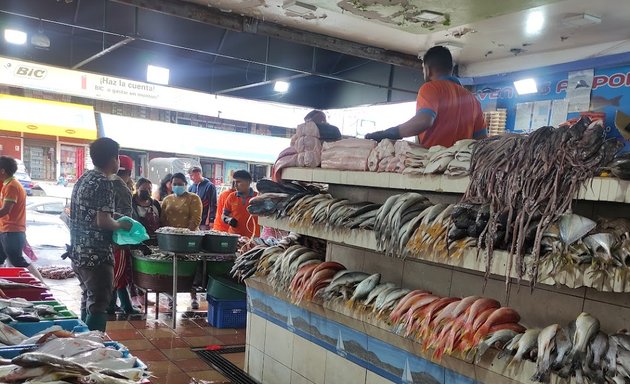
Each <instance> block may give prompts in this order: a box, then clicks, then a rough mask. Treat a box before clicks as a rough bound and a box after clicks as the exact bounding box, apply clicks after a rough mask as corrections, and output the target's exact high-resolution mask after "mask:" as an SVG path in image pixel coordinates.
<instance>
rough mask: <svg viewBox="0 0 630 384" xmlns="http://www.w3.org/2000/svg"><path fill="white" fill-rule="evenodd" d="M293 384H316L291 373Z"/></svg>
mask: <svg viewBox="0 0 630 384" xmlns="http://www.w3.org/2000/svg"><path fill="white" fill-rule="evenodd" d="M291 384H314V383H313V382H312V381H310V380H308V379H307V378H305V377H303V376H300V375H298V374H297V373H295V372H294V371H291Z"/></svg>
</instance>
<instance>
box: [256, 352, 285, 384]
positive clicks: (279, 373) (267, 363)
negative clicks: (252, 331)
mask: <svg viewBox="0 0 630 384" xmlns="http://www.w3.org/2000/svg"><path fill="white" fill-rule="evenodd" d="M261 381H262V382H263V383H265V384H291V370H290V369H289V368H288V367H286V366H284V365H282V364H281V363H279V362H278V361H276V360H275V359H274V358H272V357H270V356H267V355H265V357H264V363H263V375H262V380H261Z"/></svg>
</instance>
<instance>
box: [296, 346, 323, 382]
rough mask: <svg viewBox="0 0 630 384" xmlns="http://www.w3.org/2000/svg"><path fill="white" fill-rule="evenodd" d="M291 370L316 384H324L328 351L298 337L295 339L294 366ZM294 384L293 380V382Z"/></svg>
mask: <svg viewBox="0 0 630 384" xmlns="http://www.w3.org/2000/svg"><path fill="white" fill-rule="evenodd" d="M291 370H292V371H294V372H297V373H298V374H299V375H300V376H304V377H305V378H307V379H308V380H309V382H313V383H315V384H323V383H324V378H325V372H326V350H325V349H324V348H322V347H320V346H319V345H317V344H314V343H311V342H310V341H308V340H306V339H303V338H301V337H299V336H296V337H295V338H294V339H293V365H291ZM291 383H293V380H291Z"/></svg>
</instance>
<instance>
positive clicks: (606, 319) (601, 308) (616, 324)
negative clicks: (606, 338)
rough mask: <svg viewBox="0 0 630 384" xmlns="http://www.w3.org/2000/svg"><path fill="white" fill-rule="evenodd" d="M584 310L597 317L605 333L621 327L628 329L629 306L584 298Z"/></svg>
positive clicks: (615, 330) (629, 319)
mask: <svg viewBox="0 0 630 384" xmlns="http://www.w3.org/2000/svg"><path fill="white" fill-rule="evenodd" d="M584 312H588V313H590V314H591V315H593V316H595V317H597V318H598V319H599V322H600V327H601V330H602V331H604V332H606V333H614V332H617V331H619V330H621V329H628V324H630V308H625V307H619V306H615V305H611V304H606V303H601V302H599V301H593V300H586V302H585V303H584Z"/></svg>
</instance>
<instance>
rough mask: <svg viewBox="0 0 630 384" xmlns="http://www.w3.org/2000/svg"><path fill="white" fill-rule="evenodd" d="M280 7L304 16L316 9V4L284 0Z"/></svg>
mask: <svg viewBox="0 0 630 384" xmlns="http://www.w3.org/2000/svg"><path fill="white" fill-rule="evenodd" d="M282 8H283V9H285V10H287V11H288V12H291V13H293V14H295V15H297V16H304V15H307V14H309V13H313V12H315V11H317V7H316V6H314V5H311V4H307V3H303V2H301V1H296V0H284V2H283V3H282Z"/></svg>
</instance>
